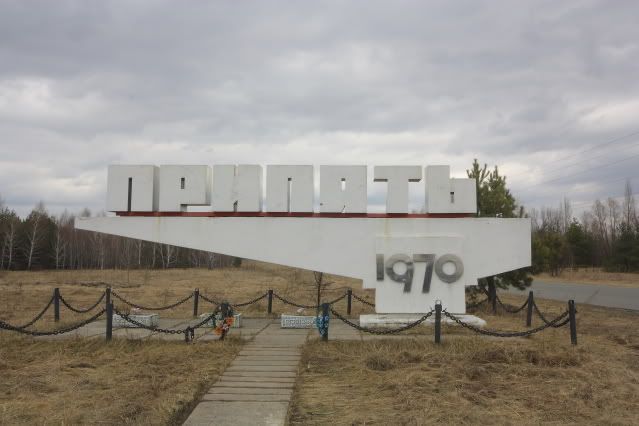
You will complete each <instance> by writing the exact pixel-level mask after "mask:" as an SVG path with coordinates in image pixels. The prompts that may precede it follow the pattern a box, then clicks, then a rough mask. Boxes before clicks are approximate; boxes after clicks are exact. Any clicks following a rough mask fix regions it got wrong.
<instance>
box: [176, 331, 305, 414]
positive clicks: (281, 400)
mask: <svg viewBox="0 0 639 426" xmlns="http://www.w3.org/2000/svg"><path fill="white" fill-rule="evenodd" d="M308 335H309V331H308V330H292V331H291V330H288V329H282V328H280V327H279V324H277V323H273V322H270V323H267V324H266V326H265V327H263V328H262V329H260V331H259V332H257V333H256V334H255V337H253V339H252V340H251V341H250V343H248V344H247V345H246V346H245V347H244V348H243V349H242V350H241V351H240V353H239V355H238V356H237V357H236V358H235V359H234V360H233V362H232V363H231V365H229V367H227V368H226V370H225V371H224V373H223V374H222V376H221V377H220V378H219V379H218V381H217V382H216V383H215V384H214V385H213V386H212V387H211V389H209V391H208V393H207V394H206V395H205V396H204V397H203V400H202V402H201V403H200V404H199V405H198V406H197V407H196V409H195V410H194V411H193V413H191V416H189V419H188V420H187V422H186V423H185V424H187V425H194V424H220V425H226V424H228V425H234V426H235V425H238V424H250V425H281V426H283V425H285V424H286V420H287V412H288V405H289V403H290V400H291V397H292V395H293V387H294V386H295V378H296V375H297V370H298V366H299V362H300V359H301V346H302V345H303V344H304V343H305V342H306V340H307V339H308ZM221 402H223V404H233V405H234V406H235V408H236V410H237V412H236V413H234V414H228V416H227V417H223V418H216V417H215V413H213V411H214V410H216V409H217V408H219V406H220V405H219V404H220V403H221ZM256 403H260V404H278V405H272V406H271V405H259V406H257V408H255V407H256V406H254V405H252V404H256ZM213 404H215V405H213ZM225 415H226V414H225Z"/></svg>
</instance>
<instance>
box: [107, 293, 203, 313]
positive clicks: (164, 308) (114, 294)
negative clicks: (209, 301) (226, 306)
mask: <svg viewBox="0 0 639 426" xmlns="http://www.w3.org/2000/svg"><path fill="white" fill-rule="evenodd" d="M111 295H112V296H113V297H115V298H116V299H120V300H121V301H122V302H124V303H126V304H127V305H129V306H133V307H134V308H138V309H142V310H143V311H164V310H167V309H172V308H175V307H176V306H179V305H181V304H182V303H185V302H187V301H188V300H189V299H191V298H192V297H193V293H191V294H189V295H188V296H186V297H185V298H184V299H182V300H178V301H177V302H175V303H173V304H172V305H167V306H159V307H149V306H142V305H138V304H136V303H133V302H131V301H129V300H127V299H125V298H124V297H122V296H120V295H119V294H118V293H116V292H115V291H111Z"/></svg>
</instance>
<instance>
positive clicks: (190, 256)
mask: <svg viewBox="0 0 639 426" xmlns="http://www.w3.org/2000/svg"><path fill="white" fill-rule="evenodd" d="M76 216H77V217H90V216H91V212H90V211H89V209H84V210H82V211H81V212H80V213H79V214H77V215H74V214H72V213H69V212H68V211H65V212H63V213H62V214H60V215H57V216H56V215H52V214H49V213H48V212H47V210H46V207H45V205H44V204H43V203H42V202H39V203H38V204H37V205H36V206H35V207H34V208H33V209H32V210H31V212H30V213H29V215H28V216H27V217H26V218H24V219H22V218H20V217H19V216H18V215H17V214H16V212H15V211H14V210H12V209H10V208H9V207H8V206H6V204H5V203H4V202H3V201H2V199H1V198H0V270H10V269H11V270H36V269H135V268H140V269H142V268H146V269H155V268H158V269H162V268H185V267H206V268H214V267H220V266H230V265H235V266H239V264H240V263H241V260H240V259H238V258H233V257H230V256H225V255H220V254H216V253H209V252H204V251H200V250H193V249H187V248H183V247H176V246H172V245H169V244H159V243H152V242H146V241H142V240H134V239H131V238H125V237H119V236H115V235H106V234H100V233H97V232H91V231H83V230H79V229H75V227H74V221H75V218H76Z"/></svg>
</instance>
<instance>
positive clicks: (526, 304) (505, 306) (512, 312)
mask: <svg viewBox="0 0 639 426" xmlns="http://www.w3.org/2000/svg"><path fill="white" fill-rule="evenodd" d="M495 297H496V298H497V302H498V303H499V305H500V306H501V307H502V309H503V310H504V311H506V312H508V313H510V314H516V313H518V312H521V311H522V310H523V309H524V308H525V307H526V306H528V302H529V300H528V299H526V301H525V302H524V304H523V305H521V306H520V307H519V308H515V309H511V308H509V307H508V306H507V305H505V304H504V302H502V301H501V299H500V298H499V296H495ZM487 300H488V299H487Z"/></svg>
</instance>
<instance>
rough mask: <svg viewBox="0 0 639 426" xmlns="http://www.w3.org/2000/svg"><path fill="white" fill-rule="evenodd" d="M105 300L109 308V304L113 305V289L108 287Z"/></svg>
mask: <svg viewBox="0 0 639 426" xmlns="http://www.w3.org/2000/svg"><path fill="white" fill-rule="evenodd" d="M105 300H106V304H107V306H108V305H109V303H111V287H107V288H106V297H105Z"/></svg>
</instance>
